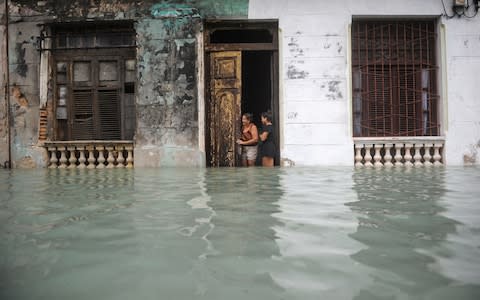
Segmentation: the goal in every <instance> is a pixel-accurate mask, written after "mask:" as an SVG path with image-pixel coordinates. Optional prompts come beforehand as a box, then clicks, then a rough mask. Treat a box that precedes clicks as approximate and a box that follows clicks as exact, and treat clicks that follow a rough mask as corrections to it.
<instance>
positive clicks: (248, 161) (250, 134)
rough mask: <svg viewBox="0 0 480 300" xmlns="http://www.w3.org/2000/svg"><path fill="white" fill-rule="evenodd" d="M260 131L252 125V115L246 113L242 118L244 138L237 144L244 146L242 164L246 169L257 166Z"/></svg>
mask: <svg viewBox="0 0 480 300" xmlns="http://www.w3.org/2000/svg"><path fill="white" fill-rule="evenodd" d="M257 143H258V129H257V126H255V124H253V123H252V114H250V113H245V114H243V116H242V138H240V139H238V140H237V144H239V145H242V164H243V166H244V167H247V166H248V167H251V166H254V165H255V160H256V159H257Z"/></svg>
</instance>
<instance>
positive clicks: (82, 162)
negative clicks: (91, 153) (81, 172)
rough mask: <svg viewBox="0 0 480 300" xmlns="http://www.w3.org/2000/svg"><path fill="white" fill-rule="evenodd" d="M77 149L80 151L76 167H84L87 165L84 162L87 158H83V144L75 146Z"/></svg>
mask: <svg viewBox="0 0 480 300" xmlns="http://www.w3.org/2000/svg"><path fill="white" fill-rule="evenodd" d="M77 150H78V151H80V156H79V157H78V166H77V168H79V169H84V168H86V167H87V165H86V164H85V162H86V161H87V159H86V158H85V146H79V147H77Z"/></svg>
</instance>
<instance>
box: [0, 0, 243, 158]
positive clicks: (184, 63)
mask: <svg viewBox="0 0 480 300" xmlns="http://www.w3.org/2000/svg"><path fill="white" fill-rule="evenodd" d="M247 11H248V1H247V0H242V1H235V0H231V1H220V0H192V1H126V0H114V1H103V0H76V1H75V0H70V1H27V0H17V1H10V5H9V13H10V18H9V20H10V26H9V32H10V41H9V42H10V45H9V51H10V57H9V66H10V87H11V88H10V90H11V97H10V99H11V103H12V105H11V111H12V120H13V127H12V146H11V148H12V160H13V167H43V166H45V165H46V162H47V157H46V152H45V151H44V149H43V148H42V147H41V146H39V144H38V127H39V105H40V101H39V98H40V96H39V94H40V87H39V82H40V76H39V66H40V52H39V51H37V49H36V46H37V45H36V42H37V37H39V35H40V30H41V28H42V27H41V26H39V25H41V24H44V23H46V22H60V21H61V22H69V21H95V20H119V19H130V20H135V21H136V23H135V28H136V30H137V39H138V40H137V43H138V49H137V75H138V78H137V89H136V113H137V127H136V134H135V165H136V166H201V165H204V160H205V155H204V153H203V152H202V151H201V150H200V147H199V142H198V141H199V136H198V132H199V128H198V111H199V109H198V103H199V102H198V99H197V98H198V96H197V82H198V79H197V71H198V70H197V67H198V66H197V55H198V53H197V44H198V41H197V40H196V38H197V36H201V35H198V33H199V32H200V31H201V30H202V19H204V18H216V17H222V18H229V17H234V18H246V17H247ZM0 12H1V11H0ZM2 20H3V19H2ZM3 22H4V21H2V23H1V24H2V25H3ZM2 25H0V26H2ZM2 28H3V27H0V34H1V33H2ZM2 45H3V43H2ZM1 57H2V58H3V57H5V54H4V52H1ZM2 80H3V79H2ZM49 95H51V92H50V93H49ZM50 97H51V96H50ZM3 99H4V97H2V101H4V100H3ZM48 101H52V99H48ZM4 115H5V109H2V110H0V122H3V123H6V119H5V118H4V117H2V116H4ZM2 120H5V121H2ZM3 123H0V141H1V140H2V138H4V133H5V132H6V129H7V128H6V124H3ZM6 144H7V143H6V142H5V143H2V146H0V147H2V148H0V149H1V157H0V159H2V161H4V160H5V158H4V156H5V155H6V153H7V152H8V151H6V150H8V148H6V147H7V146H6ZM3 145H5V146H3ZM4 148H5V149H4Z"/></svg>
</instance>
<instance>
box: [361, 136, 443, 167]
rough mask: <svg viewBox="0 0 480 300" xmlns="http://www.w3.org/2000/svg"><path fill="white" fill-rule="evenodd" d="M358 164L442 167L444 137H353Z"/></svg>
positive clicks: (366, 165) (368, 165) (369, 165)
mask: <svg viewBox="0 0 480 300" xmlns="http://www.w3.org/2000/svg"><path fill="white" fill-rule="evenodd" d="M354 143H355V154H354V159H355V166H356V167H393V166H396V167H397V166H405V167H410V166H415V167H418V166H432V165H434V166H441V165H443V163H444V161H443V146H444V144H445V139H444V138H443V137H418V138H417V137H408V138H397V137H391V138H354Z"/></svg>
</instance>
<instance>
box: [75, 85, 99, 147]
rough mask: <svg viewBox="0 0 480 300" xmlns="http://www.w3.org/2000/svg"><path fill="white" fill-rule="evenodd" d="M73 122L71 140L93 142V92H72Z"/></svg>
mask: <svg viewBox="0 0 480 300" xmlns="http://www.w3.org/2000/svg"><path fill="white" fill-rule="evenodd" d="M72 98H73V122H72V139H74V140H93V139H94V138H95V132H94V116H93V91H92V90H78V89H77V90H73V97H72Z"/></svg>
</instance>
